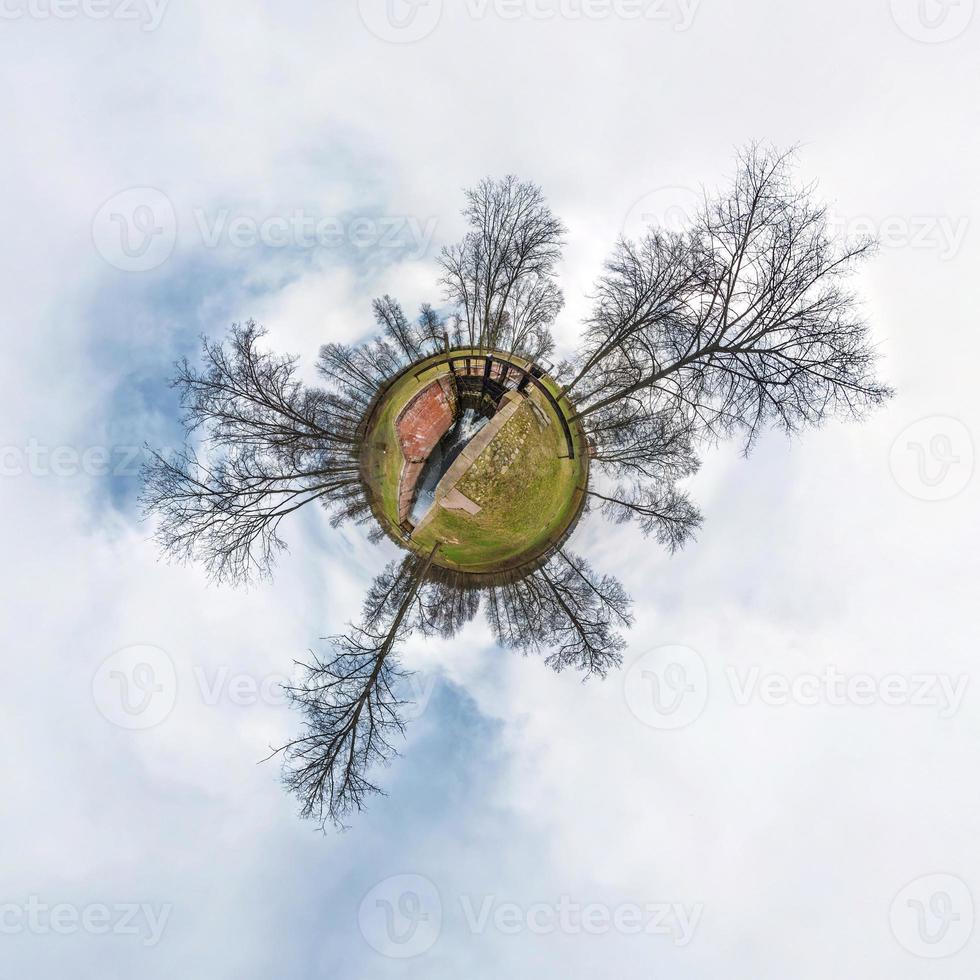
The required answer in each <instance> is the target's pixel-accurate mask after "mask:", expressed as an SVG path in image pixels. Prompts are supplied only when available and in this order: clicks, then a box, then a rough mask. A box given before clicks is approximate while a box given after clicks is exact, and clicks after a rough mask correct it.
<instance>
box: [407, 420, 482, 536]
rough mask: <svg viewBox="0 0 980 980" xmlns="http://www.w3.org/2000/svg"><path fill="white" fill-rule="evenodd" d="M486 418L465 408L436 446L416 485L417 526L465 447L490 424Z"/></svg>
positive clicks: (411, 517) (414, 512)
mask: <svg viewBox="0 0 980 980" xmlns="http://www.w3.org/2000/svg"><path fill="white" fill-rule="evenodd" d="M489 421H490V419H488V418H487V417H486V416H485V415H481V414H479V413H478V412H477V411H476V410H475V409H472V408H466V409H464V410H463V414H462V415H460V417H459V418H458V419H456V421H455V422H454V423H453V426H452V428H450V429H449V430H448V431H447V432H446V434H445V435H444V436H443V437H442V438H441V439H440V440H439V442H438V443H437V444H436V447H435V449H433V450H432V453H431V455H430V456H429V458H428V459H427V460H426V461H425V466H423V467H422V472H421V474H420V475H419V481H418V483H417V484H416V485H415V501H414V503H413V504H412V511H411V513H410V514H409V518H408V519H409V520H410V521H411V522H412V523H413V524H418V523H419V521H421V520H422V518H423V517H424V516H425V512H426V511H427V510H428V509H429V508H430V507H431V506H432V502H433V501H434V500H435V490H436V487H437V486H438V485H439V481H440V480H441V479H442V478H443V476H444V475H445V473H446V470H448V469H449V467H450V466H452V465H453V462H454V461H455V459H456V457H457V456H458V455H459V454H460V453H461V452H462V451H463V450H464V449H465V448H466V444H467V443H468V442H469V441H470V439H472V438H473V436H475V435H476V434H477V433H478V432H479V431H480V429H482V428H483V427H484V426H485V425H486V424H487V422H489Z"/></svg>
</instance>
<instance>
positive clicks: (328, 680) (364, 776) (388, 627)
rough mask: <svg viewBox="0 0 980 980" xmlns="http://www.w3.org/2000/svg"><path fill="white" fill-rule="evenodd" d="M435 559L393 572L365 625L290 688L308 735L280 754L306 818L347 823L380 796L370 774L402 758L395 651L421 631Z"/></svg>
mask: <svg viewBox="0 0 980 980" xmlns="http://www.w3.org/2000/svg"><path fill="white" fill-rule="evenodd" d="M434 554H435V549H433V551H432V554H430V555H429V557H428V559H422V558H419V557H416V556H414V555H411V556H409V557H408V558H406V560H405V562H404V563H403V564H402V566H401V567H400V568H399V569H397V571H396V570H395V569H392V568H390V567H389V568H388V569H386V574H385V576H384V581H383V582H381V581H380V580H379V582H376V583H375V586H376V588H374V589H372V595H370V596H369V597H368V600H367V602H366V604H365V613H366V618H365V620H364V623H363V624H362V625H360V626H352V627H351V628H350V629H349V630H348V631H347V632H346V633H345V634H344V635H343V636H338V637H332V638H331V640H330V644H331V650H330V653H329V655H327V656H325V657H319V656H316V655H314V656H313V657H312V659H311V660H309V661H307V662H305V663H302V664H300V665H299V666H300V668H301V669H302V671H303V679H302V680H301V682H300V683H298V684H297V685H295V686H291V687H287V688H286V694H287V697H288V698H289V700H290V701H291V702H292V703H293V705H294V706H295V707H296V708H298V709H299V711H300V713H301V715H302V717H303V731H302V732H301V734H300V735H299V736H298V737H297V738H295V739H293V740H292V741H290V742H288V743H287V744H286V745H284V746H282V747H280V748H278V749H276V751H275V753H274V754H276V755H282V756H283V758H284V779H285V782H286V785H287V786H288V787H289V789H290V790H291V791H292V792H293V793H294V794H295V795H296V796H297V798H298V799H299V801H300V812H301V813H302V815H303V816H305V817H308V818H311V819H315V820H317V821H318V822H319V823H321V824H323V823H326V822H333V823H337V824H340V823H342V821H343V819H344V818H345V817H346V816H348V815H349V814H350V813H352V812H354V811H357V810H361V809H362V808H363V807H364V802H365V799H366V798H367V797H368V796H369V795H371V794H373V793H377V792H379V787H378V786H377V785H376V783H374V782H373V781H372V778H371V773H372V772H373V770H375V769H376V768H377V767H379V766H385V765H387V764H388V763H389V762H390V761H391V759H392V757H393V756H394V755H395V754H396V752H397V750H396V746H395V742H396V740H397V739H398V738H400V737H401V735H402V734H403V732H404V728H405V725H404V721H403V711H404V709H405V707H406V706H407V704H408V703H409V702H408V700H407V695H406V694H405V689H406V684H405V681H406V677H407V675H406V674H405V672H404V671H403V670H402V668H401V667H400V666H399V665H398V662H397V659H396V657H395V655H394V653H395V647H396V645H397V644H398V642H399V641H401V640H403V639H405V637H406V636H408V635H409V634H411V632H412V630H413V629H414V627H415V623H414V622H413V609H414V606H415V603H416V599H417V596H418V592H419V589H420V588H421V587H422V585H423V583H424V581H425V576H426V573H427V572H428V569H429V566H430V564H431V562H432V557H433V555H434Z"/></svg>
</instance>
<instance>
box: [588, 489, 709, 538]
mask: <svg viewBox="0 0 980 980" xmlns="http://www.w3.org/2000/svg"><path fill="white" fill-rule="evenodd" d="M586 493H588V495H589V496H590V497H591V498H593V499H595V500H598V501H600V507H601V509H602V511H603V513H605V514H606V516H607V517H609V518H610V519H611V520H613V521H614V522H615V523H616V524H624V523H626V522H627V521H633V520H635V521H637V523H638V524H639V526H640V530H641V531H642V532H643V534H644V536H648V535H651V534H652V535H654V536H655V537H656V539H657V541H658V542H659V543H660V544H662V545H663V546H664V547H665V548H667V549H668V550H669V551H670V552H671V553H673V552H675V551H677V550H678V548H681V547H682V546H683V545H684V544H686V543H687V541H688V539H689V538H690V537H691V536H692V535H693V534H694V532H695V531H696V530H697V529H698V528H699V527H700V526H701V514H700V512H699V511H698V509H697V508H696V507H695V506H694V504H693V503H692V502H691V499H690V497H688V495H687V494H686V493H683V492H682V491H680V490H678V489H677V487H675V486H673V485H670V484H668V485H664V486H660V487H658V486H651V485H647V484H642V483H634V484H632V485H629V486H626V487H622V486H617V487H615V489H613V490H611V491H609V492H608V493H606V494H603V493H600V492H599V491H598V490H593V489H591V488H590V489H589V490H587V491H586Z"/></svg>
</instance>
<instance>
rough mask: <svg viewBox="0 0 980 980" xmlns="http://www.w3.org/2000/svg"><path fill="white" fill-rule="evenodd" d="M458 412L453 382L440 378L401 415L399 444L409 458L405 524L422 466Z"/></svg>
mask: <svg viewBox="0 0 980 980" xmlns="http://www.w3.org/2000/svg"><path fill="white" fill-rule="evenodd" d="M454 410H455V403H454V395H453V389H452V385H451V382H449V381H446V380H444V379H443V378H438V379H437V380H435V381H433V382H432V383H431V384H429V385H426V387H425V388H423V389H422V390H421V391H420V392H419V393H418V394H417V395H416V396H415V397H414V398H413V399H412V400H411V401H410V402H409V403H408V404H407V405H406V406H405V407H404V408H403V409H402V411H401V414H400V415H399V416H398V418H397V419H396V421H395V428H396V430H397V432H398V442H399V445H400V446H401V450H402V454H403V455H404V457H405V466H404V467H403V468H402V475H401V485H400V486H399V488H398V517H399V520H402V521H404V520H405V518H406V517H408V512H409V509H410V507H411V503H412V495H413V494H414V492H415V484H416V482H417V480H418V478H419V474H420V473H421V472H422V466H423V464H424V463H425V461H426V460H427V459H428V458H429V454H430V453H431V452H432V450H433V448H434V447H435V445H436V443H437V442H438V441H439V440H440V439H441V438H442V437H443V436H444V435H445V434H446V432H447V431H448V430H449V427H450V426H451V425H452V424H453V413H454Z"/></svg>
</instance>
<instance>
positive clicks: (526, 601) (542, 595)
mask: <svg viewBox="0 0 980 980" xmlns="http://www.w3.org/2000/svg"><path fill="white" fill-rule="evenodd" d="M629 607H630V598H629V596H628V595H627V594H626V592H625V590H624V589H623V587H622V585H621V584H620V583H619V581H618V580H617V579H615V578H613V577H612V576H610V575H602V576H600V575H598V574H597V573H596V572H595V571H594V570H593V569H592V567H591V566H590V565H589V563H588V562H587V561H585V559H583V558H581V557H580V556H578V555H573V554H569V553H566V552H565V551H563V550H559V551H558V552H557V554H556V555H555V556H554V557H552V559H551V560H550V561H548V562H547V563H546V564H545V565H543V566H542V567H541V568H538V569H536V570H535V571H533V572H531V573H530V574H529V575H527V576H525V577H524V578H521V579H519V580H517V581H513V582H509V583H505V584H503V585H499V586H496V587H494V588H492V589H490V590H488V593H487V617H488V619H489V621H490V626H491V628H492V629H493V631H494V633H495V635H496V637H497V640H498V642H499V643H500V644H501V645H502V646H508V647H512V648H515V649H519V650H524V651H525V652H527V651H531V650H533V651H535V652H540V653H544V654H546V658H545V663H547V664H548V665H549V666H550V667H553V668H554V669H555V670H556V671H561V670H564V669H565V668H566V667H576V668H577V669H579V670H581V671H582V672H583V673H585V674H586V676H591V675H598V676H601V677H604V676H605V675H606V673H608V671H609V670H610V669H611V668H612V667H617V666H619V664H620V663H621V662H622V650H623V648H624V646H625V641H624V640H623V638H622V636H621V635H620V634H619V633H618V632H617V629H618V628H626V627H628V626H629V625H630V624H631V623H632V615H631V613H630V609H629Z"/></svg>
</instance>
